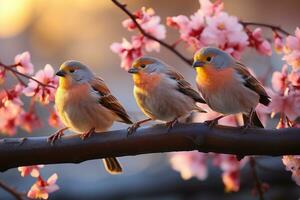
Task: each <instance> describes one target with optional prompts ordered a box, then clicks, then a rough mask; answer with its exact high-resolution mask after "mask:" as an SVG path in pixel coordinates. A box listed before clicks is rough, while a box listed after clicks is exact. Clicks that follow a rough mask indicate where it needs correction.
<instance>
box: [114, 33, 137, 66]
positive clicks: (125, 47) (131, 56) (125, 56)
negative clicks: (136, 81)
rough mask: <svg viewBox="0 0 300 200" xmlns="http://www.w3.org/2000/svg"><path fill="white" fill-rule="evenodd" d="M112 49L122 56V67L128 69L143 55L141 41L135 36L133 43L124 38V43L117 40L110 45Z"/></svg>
mask: <svg viewBox="0 0 300 200" xmlns="http://www.w3.org/2000/svg"><path fill="white" fill-rule="evenodd" d="M110 49H111V50H112V51H113V52H115V53H117V54H118V55H119V56H120V57H121V67H122V68H123V69H125V70H126V71H128V69H129V68H130V67H131V64H132V62H133V61H134V60H135V59H136V58H138V57H140V56H142V44H141V41H139V40H138V39H136V38H135V37H133V38H132V42H131V43H130V42H129V41H128V40H126V39H125V38H123V41H122V43H117V42H115V43H113V44H112V45H111V46H110Z"/></svg>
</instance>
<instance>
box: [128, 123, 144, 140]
mask: <svg viewBox="0 0 300 200" xmlns="http://www.w3.org/2000/svg"><path fill="white" fill-rule="evenodd" d="M140 126H141V123H139V122H136V123H134V124H132V126H129V127H128V128H127V137H128V136H130V135H132V134H134V133H135V131H136V130H137V129H138V128H139V127H140Z"/></svg>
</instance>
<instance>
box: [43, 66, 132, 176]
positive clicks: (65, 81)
mask: <svg viewBox="0 0 300 200" xmlns="http://www.w3.org/2000/svg"><path fill="white" fill-rule="evenodd" d="M56 75H57V76H59V85H58V88H57V91H56V94H55V107H56V110H57V112H58V115H59V117H60V119H61V121H62V122H63V124H64V125H65V128H63V129H61V130H59V131H58V132H56V133H55V134H53V135H51V136H50V137H49V138H48V140H49V141H50V142H51V143H52V144H53V143H54V142H55V140H57V139H59V138H61V137H62V135H63V134H64V130H66V129H70V130H72V131H74V132H77V133H81V138H82V139H86V138H87V137H89V136H90V135H91V134H92V133H93V132H94V131H99V132H103V131H107V130H108V129H109V128H110V127H111V126H112V124H113V122H115V121H119V122H123V123H126V124H132V122H131V120H130V117H129V116H128V114H127V113H126V111H125V109H124V108H123V107H122V105H121V104H120V103H119V101H118V100H117V99H116V98H115V97H114V96H113V95H112V94H111V92H110V90H109V89H108V87H107V86H106V84H105V83H104V81H103V80H102V79H101V78H100V77H97V76H95V74H94V73H93V72H92V71H91V70H90V69H89V68H88V67H87V66H86V65H84V64H82V63H80V62H78V61H66V62H64V63H63V64H62V65H61V67H60V69H59V71H58V72H57V73H56ZM103 161H104V165H105V168H106V170H107V171H108V172H109V173H111V174H116V173H120V172H122V168H121V165H120V164H119V162H118V160H117V159H116V158H105V159H104V160H103Z"/></svg>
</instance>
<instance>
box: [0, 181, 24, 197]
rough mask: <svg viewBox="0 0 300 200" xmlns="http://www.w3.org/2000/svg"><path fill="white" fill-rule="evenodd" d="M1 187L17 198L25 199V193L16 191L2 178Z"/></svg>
mask: <svg viewBox="0 0 300 200" xmlns="http://www.w3.org/2000/svg"><path fill="white" fill-rule="evenodd" d="M0 188H2V189H3V190H5V191H6V192H8V193H10V194H11V195H12V196H13V197H14V198H15V199H16V200H23V197H22V196H23V194H22V193H20V192H18V191H16V190H15V189H14V188H12V187H10V186H8V185H7V184H6V183H4V182H3V181H1V180H0Z"/></svg>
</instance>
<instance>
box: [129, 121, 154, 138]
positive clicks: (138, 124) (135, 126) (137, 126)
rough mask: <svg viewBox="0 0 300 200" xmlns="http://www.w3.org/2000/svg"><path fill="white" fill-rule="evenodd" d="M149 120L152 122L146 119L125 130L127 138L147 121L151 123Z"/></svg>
mask: <svg viewBox="0 0 300 200" xmlns="http://www.w3.org/2000/svg"><path fill="white" fill-rule="evenodd" d="M151 120H152V119H151V118H147V119H144V120H141V121H138V122H135V123H134V124H133V125H132V126H130V127H128V128H127V137H128V136H129V135H132V134H134V132H135V131H136V130H137V129H138V128H139V127H140V126H141V124H143V123H145V122H148V121H151Z"/></svg>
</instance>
